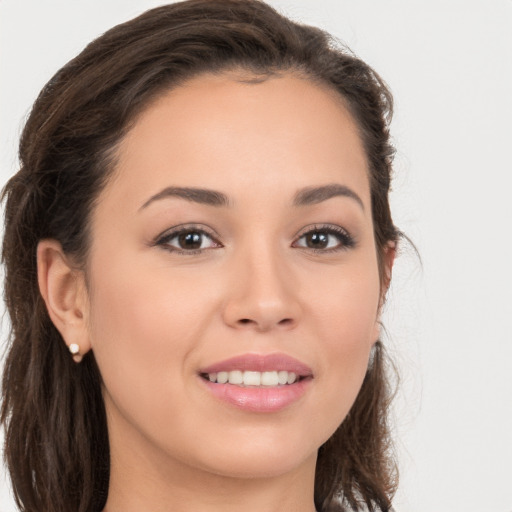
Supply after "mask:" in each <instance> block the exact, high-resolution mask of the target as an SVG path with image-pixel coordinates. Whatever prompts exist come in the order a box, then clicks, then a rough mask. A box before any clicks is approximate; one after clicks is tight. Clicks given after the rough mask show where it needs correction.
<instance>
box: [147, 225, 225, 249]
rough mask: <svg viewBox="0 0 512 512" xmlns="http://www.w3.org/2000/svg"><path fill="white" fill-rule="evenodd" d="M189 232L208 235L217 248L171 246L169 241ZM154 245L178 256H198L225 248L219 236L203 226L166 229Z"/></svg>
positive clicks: (158, 236) (181, 226) (182, 226)
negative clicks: (209, 250)
mask: <svg viewBox="0 0 512 512" xmlns="http://www.w3.org/2000/svg"><path fill="white" fill-rule="evenodd" d="M187 232H195V233H201V234H202V235H206V236H207V237H208V238H210V239H211V240H212V241H213V242H214V243H215V245H216V247H210V248H203V249H189V250H185V249H180V248H178V247H174V246H172V245H169V244H168V242H169V240H172V239H173V238H175V237H177V236H179V235H180V234H181V233H187ZM152 245H155V246H162V247H163V248H164V249H166V250H168V251H169V252H174V253H177V254H186V255H191V254H198V253H200V252H203V251H206V250H208V249H213V248H219V247H223V245H222V243H221V242H219V236H218V235H217V234H216V233H215V232H214V231H213V230H212V229H210V228H208V227H207V226H204V225H203V224H194V223H192V224H189V223H187V224H179V225H177V226H173V227H172V228H169V229H166V230H165V231H164V232H162V233H160V234H159V235H157V236H156V237H155V239H154V242H153V244H152Z"/></svg>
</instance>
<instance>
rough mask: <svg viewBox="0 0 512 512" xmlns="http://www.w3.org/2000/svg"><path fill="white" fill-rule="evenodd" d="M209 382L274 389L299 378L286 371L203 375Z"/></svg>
mask: <svg viewBox="0 0 512 512" xmlns="http://www.w3.org/2000/svg"><path fill="white" fill-rule="evenodd" d="M203 376H204V377H205V378H208V380H209V381H210V382H216V383H218V384H226V383H227V384H235V385H237V386H262V387H276V386H285V385H289V384H293V383H294V382H296V381H297V380H298V379H300V378H301V377H300V376H297V374H296V373H294V372H288V371H286V370H279V371H277V370H274V371H270V372H254V371H249V370H246V371H242V370H232V371H230V372H218V373H208V374H204V375H203Z"/></svg>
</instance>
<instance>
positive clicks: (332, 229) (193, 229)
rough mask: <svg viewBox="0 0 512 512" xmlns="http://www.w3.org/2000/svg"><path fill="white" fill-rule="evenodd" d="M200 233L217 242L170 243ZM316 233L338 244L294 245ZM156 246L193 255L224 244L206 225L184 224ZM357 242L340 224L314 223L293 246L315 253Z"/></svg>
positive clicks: (328, 251) (323, 252) (165, 235)
mask: <svg viewBox="0 0 512 512" xmlns="http://www.w3.org/2000/svg"><path fill="white" fill-rule="evenodd" d="M192 233H194V234H198V235H201V236H205V235H206V236H207V237H208V238H210V239H211V240H212V242H213V243H214V244H215V246H214V247H208V248H203V249H201V248H198V249H180V248H178V247H174V246H172V245H170V242H171V241H172V240H173V239H175V238H177V237H179V236H180V235H186V234H192ZM314 233H321V234H326V235H333V236H335V237H336V238H337V239H338V244H337V245H336V246H335V247H331V248H325V249H318V248H313V247H304V246H297V245H294V244H296V243H297V241H299V240H301V239H302V238H304V237H305V236H307V235H311V234H314ZM153 245H156V246H161V247H163V248H164V249H166V250H167V251H169V252H172V253H175V254H181V255H187V256H192V255H195V254H201V253H202V252H204V251H206V250H209V249H215V248H218V247H222V244H221V243H220V242H219V241H218V240H217V239H216V236H215V235H214V234H213V233H210V232H208V231H207V230H205V229H204V227H199V226H195V225H184V226H177V227H176V228H173V229H172V230H171V231H168V232H166V233H164V234H162V235H160V236H158V237H157V239H156V240H155V242H154V244H153ZM355 245H356V242H355V239H354V237H353V236H352V235H350V233H349V232H348V231H347V230H345V229H344V228H342V227H340V226H335V225H334V226H333V225H314V226H311V227H309V228H307V229H306V230H305V231H303V232H302V233H301V234H300V235H299V236H297V237H296V241H295V242H294V243H293V244H292V247H296V248H299V249H305V250H307V251H311V252H314V253H322V254H326V253H333V252H338V251H343V250H348V249H351V248H353V247H355Z"/></svg>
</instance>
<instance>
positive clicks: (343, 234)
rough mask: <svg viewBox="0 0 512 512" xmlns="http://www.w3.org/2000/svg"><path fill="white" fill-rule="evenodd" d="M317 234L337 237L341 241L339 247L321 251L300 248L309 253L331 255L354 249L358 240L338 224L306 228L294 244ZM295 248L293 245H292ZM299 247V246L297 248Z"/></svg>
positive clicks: (301, 231) (296, 237)
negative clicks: (307, 236) (310, 234)
mask: <svg viewBox="0 0 512 512" xmlns="http://www.w3.org/2000/svg"><path fill="white" fill-rule="evenodd" d="M315 232H324V233H328V234H331V235H335V236H337V237H338V239H340V243H339V245H337V246H336V247H331V248H326V249H319V248H313V247H304V246H298V248H299V249H305V250H307V251H313V252H318V253H329V252H336V251H343V250H347V249H350V248H352V247H355V246H356V240H355V238H354V236H352V235H351V234H350V232H349V231H348V230H347V229H345V228H343V227H341V226H339V225H337V224H313V225H311V226H306V227H304V228H302V229H301V230H300V231H299V233H298V234H297V235H296V236H295V238H294V242H293V243H294V244H295V243H296V242H297V241H298V240H300V239H301V238H303V237H304V236H306V235H308V234H309V233H315ZM292 246H293V244H292ZM296 247H297V246H296Z"/></svg>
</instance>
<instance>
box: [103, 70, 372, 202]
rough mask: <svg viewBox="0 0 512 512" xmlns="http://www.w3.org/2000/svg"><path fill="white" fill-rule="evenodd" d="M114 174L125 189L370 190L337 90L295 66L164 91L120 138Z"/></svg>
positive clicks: (211, 79)
mask: <svg viewBox="0 0 512 512" xmlns="http://www.w3.org/2000/svg"><path fill="white" fill-rule="evenodd" d="M116 174H117V179H115V180H114V181H115V182H116V183H117V187H118V188H119V187H121V188H124V189H125V190H123V191H121V190H119V193H120V194H122V195H123V196H124V197H126V194H128V193H130V194H131V195H132V196H136V195H138V196H140V197H141V198H142V196H143V195H146V196H149V195H152V194H154V193H155V192H157V191H158V190H157V189H158V187H165V186H170V185H177V186H181V185H186V186H197V187H204V188H212V189H219V186H220V188H222V189H225V190H226V191H227V192H228V193H230V192H233V193H234V194H236V193H237V192H241V191H242V190H247V188H248V187H249V188H250V189H251V190H253V191H254V192H256V191H257V190H263V189H265V187H267V189H268V190H280V191H281V192H286V191H288V190H289V191H290V193H292V192H294V191H295V190H296V189H297V188H301V187H307V186H311V185H312V184H314V185H317V184H326V183H331V182H341V183H342V184H344V185H347V186H350V187H353V188H356V189H357V190H358V193H359V194H360V195H362V196H369V185H368V178H367V164H366V156H365V153H364V150H363V147H362V143H361V140H360V137H359V133H358V128H357V125H356V123H355V122H354V120H353V118H352V116H351V115H350V113H349V111H348V109H347V108H346V107H345V105H344V102H343V100H342V98H341V97H340V95H339V94H338V93H337V92H335V91H333V90H331V89H329V88H328V87H326V86H322V85H318V84H316V83H313V82H311V81H310V80H307V79H304V78H300V77H298V76H294V75H282V76H278V77H271V78H268V79H266V80H264V81H259V82H256V83H255V82H254V81H249V80H246V79H245V78H244V77H243V76H241V75H239V74H238V75H235V74H222V75H202V76H199V77H196V78H194V79H192V80H190V81H189V82H187V83H186V84H185V85H183V86H180V87H177V88H175V89H172V90H170V91H167V92H165V93H164V94H162V95H161V96H160V97H158V98H157V99H156V100H155V101H154V102H153V103H152V104H151V105H150V106H149V107H148V108H146V109H145V110H144V111H143V112H142V114H141V115H140V116H139V117H138V119H137V120H136V122H135V123H134V125H133V127H132V129H131V130H130V131H129V132H128V134H127V135H126V136H125V138H124V139H123V141H122V142H121V144H120V146H119V151H118V162H117V173H116ZM107 188H108V187H107ZM367 199H368V198H367ZM363 200H365V201H366V199H364V198H363ZM368 200H369V199H368ZM139 202H140V201H139Z"/></svg>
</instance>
